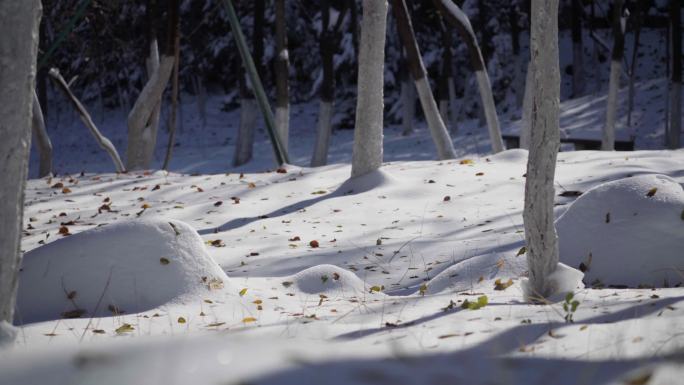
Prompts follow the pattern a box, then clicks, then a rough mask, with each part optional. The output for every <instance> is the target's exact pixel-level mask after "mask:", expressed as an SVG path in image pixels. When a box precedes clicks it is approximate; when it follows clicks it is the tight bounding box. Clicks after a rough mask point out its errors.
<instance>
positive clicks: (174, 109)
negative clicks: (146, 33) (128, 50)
mask: <svg viewBox="0 0 684 385" xmlns="http://www.w3.org/2000/svg"><path fill="white" fill-rule="evenodd" d="M174 22H175V25H174V26H173V32H171V30H169V33H170V34H172V35H171V36H169V37H168V40H169V42H170V41H171V39H173V56H174V62H173V74H172V78H171V87H172V88H171V115H170V116H169V141H168V143H167V144H166V155H165V156H164V164H163V165H162V169H164V170H168V169H169V163H170V162H171V154H172V153H173V147H174V146H175V141H176V117H177V115H178V93H179V92H180V89H179V84H178V74H179V71H180V15H179V17H177V18H176V19H175V20H174Z"/></svg>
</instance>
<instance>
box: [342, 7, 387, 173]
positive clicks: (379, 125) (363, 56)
mask: <svg viewBox="0 0 684 385" xmlns="http://www.w3.org/2000/svg"><path fill="white" fill-rule="evenodd" d="M386 27H387V1H385V0H363V18H362V20H361V42H360V46H359V71H358V80H357V87H358V91H357V98H356V124H355V128H354V149H353V152H352V171H351V176H352V178H353V177H357V176H361V175H364V174H367V173H370V172H372V171H375V170H377V169H379V168H380V166H381V165H382V129H383V116H382V115H383V107H384V101H383V96H382V95H383V87H384V84H383V83H384V77H383V75H384V67H385V63H384V62H385V31H386Z"/></svg>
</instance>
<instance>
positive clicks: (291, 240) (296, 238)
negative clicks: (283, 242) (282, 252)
mask: <svg viewBox="0 0 684 385" xmlns="http://www.w3.org/2000/svg"><path fill="white" fill-rule="evenodd" d="M301 240H302V239H301V238H299V235H295V236H294V237H292V238H290V239H288V241H290V242H296V241H301Z"/></svg>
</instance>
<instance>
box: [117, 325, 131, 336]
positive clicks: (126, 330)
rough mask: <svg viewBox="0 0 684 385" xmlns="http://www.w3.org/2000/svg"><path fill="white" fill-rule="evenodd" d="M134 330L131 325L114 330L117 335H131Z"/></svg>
mask: <svg viewBox="0 0 684 385" xmlns="http://www.w3.org/2000/svg"><path fill="white" fill-rule="evenodd" d="M133 330H135V328H134V327H133V326H131V324H123V325H121V326H119V327H118V328H116V330H114V331H115V332H116V334H123V333H130V332H132V331H133Z"/></svg>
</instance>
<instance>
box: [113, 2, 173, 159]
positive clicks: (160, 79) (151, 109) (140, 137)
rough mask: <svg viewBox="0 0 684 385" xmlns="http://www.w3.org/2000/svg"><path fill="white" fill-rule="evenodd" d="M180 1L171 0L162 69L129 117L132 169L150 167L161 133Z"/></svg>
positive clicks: (128, 153) (140, 96)
mask: <svg viewBox="0 0 684 385" xmlns="http://www.w3.org/2000/svg"><path fill="white" fill-rule="evenodd" d="M179 7H180V4H179V0H171V1H170V3H169V13H168V19H169V20H168V26H167V28H168V31H172V32H171V33H169V34H168V42H167V44H166V47H165V49H164V52H163V53H162V55H161V60H160V62H159V67H158V68H157V70H156V71H154V72H153V73H152V74H151V76H150V77H149V79H148V81H147V83H146V84H145V87H143V89H142V91H141V92H140V95H138V99H136V101H135V104H134V105H133V108H132V109H131V112H130V113H129V114H128V146H127V148H126V166H127V168H128V169H129V170H139V169H147V168H150V166H151V163H152V158H153V157H154V148H155V146H156V142H157V130H156V129H155V128H154V127H153V124H152V123H153V122H154V116H155V110H156V109H157V108H158V107H159V105H160V104H161V101H162V96H163V93H164V89H165V88H166V85H167V84H168V82H169V78H170V77H171V72H173V67H174V62H175V52H174V49H173V45H174V44H173V41H174V40H175V31H176V28H175V25H176V23H177V20H178V17H179Z"/></svg>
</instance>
